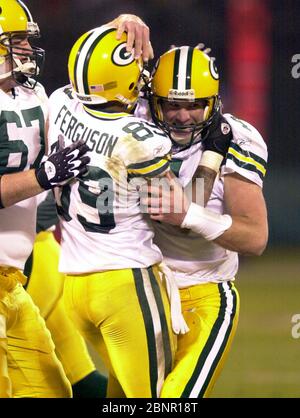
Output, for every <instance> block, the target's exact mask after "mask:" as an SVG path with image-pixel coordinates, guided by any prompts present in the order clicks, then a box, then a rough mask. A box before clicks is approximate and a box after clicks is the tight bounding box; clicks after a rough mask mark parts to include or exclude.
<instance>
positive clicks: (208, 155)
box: [199, 150, 224, 173]
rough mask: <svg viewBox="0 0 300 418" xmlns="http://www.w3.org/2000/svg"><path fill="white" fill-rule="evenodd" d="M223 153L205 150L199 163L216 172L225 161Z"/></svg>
mask: <svg viewBox="0 0 300 418" xmlns="http://www.w3.org/2000/svg"><path fill="white" fill-rule="evenodd" d="M223 158H224V157H223V155H221V154H218V153H217V152H214V151H209V150H208V151H204V152H203V154H202V157H201V160H200V163H199V165H202V166H204V167H207V168H210V169H212V170H213V171H215V172H216V173H218V172H219V169H220V166H221V164H222V161H223Z"/></svg>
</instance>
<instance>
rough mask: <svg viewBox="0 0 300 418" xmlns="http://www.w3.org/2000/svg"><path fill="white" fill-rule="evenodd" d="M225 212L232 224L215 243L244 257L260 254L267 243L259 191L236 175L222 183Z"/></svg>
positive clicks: (227, 176)
mask: <svg viewBox="0 0 300 418" xmlns="http://www.w3.org/2000/svg"><path fill="white" fill-rule="evenodd" d="M224 199H225V212H226V213H227V214H228V215H230V216H231V218H232V225H231V227H230V228H229V229H228V230H226V231H225V232H224V233H223V234H222V235H220V236H219V237H218V238H217V239H216V240H215V242H216V243H217V244H219V245H221V246H222V247H224V248H226V249H228V250H232V251H237V252H239V253H241V254H245V255H261V254H262V252H263V251H264V249H265V247H266V244H267V241H268V221H267V209H266V204H265V199H264V196H263V193H262V189H261V188H260V187H259V186H258V185H257V184H255V183H253V182H251V181H249V180H247V179H245V178H244V177H242V176H240V175H239V174H236V173H235V174H229V175H226V176H225V180H224Z"/></svg>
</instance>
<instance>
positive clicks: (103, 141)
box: [54, 105, 119, 157]
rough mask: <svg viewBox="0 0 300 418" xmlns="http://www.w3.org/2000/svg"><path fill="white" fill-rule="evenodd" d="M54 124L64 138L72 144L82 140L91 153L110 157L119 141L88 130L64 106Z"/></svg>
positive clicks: (110, 136)
mask: <svg viewBox="0 0 300 418" xmlns="http://www.w3.org/2000/svg"><path fill="white" fill-rule="evenodd" d="M54 123H55V124H56V125H57V126H58V128H59V130H60V131H61V132H62V133H63V134H64V136H65V137H66V138H68V139H70V140H71V141H72V142H75V141H77V140H78V139H83V141H84V142H85V143H86V144H87V145H88V147H89V148H90V150H91V151H95V152H97V153H98V154H103V155H105V156H108V157H111V155H112V152H113V150H114V147H115V146H116V143H117V142H118V139H119V137H118V136H114V135H110V134H108V133H107V132H100V131H98V130H96V129H92V128H88V127H87V126H85V125H84V124H83V123H82V122H79V121H78V119H77V118H76V117H75V116H73V115H72V113H71V112H70V110H68V108H67V106H65V105H63V106H62V107H61V109H60V111H59V112H58V114H57V117H56V119H55V122H54Z"/></svg>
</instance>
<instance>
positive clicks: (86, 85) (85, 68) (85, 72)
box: [83, 28, 115, 94]
mask: <svg viewBox="0 0 300 418" xmlns="http://www.w3.org/2000/svg"><path fill="white" fill-rule="evenodd" d="M114 30H115V29H114V28H110V29H108V30H106V31H104V32H102V33H101V34H100V35H99V36H97V38H96V39H95V40H94V41H93V43H92V44H91V46H90V48H89V50H88V51H87V54H86V57H85V60H84V64H83V87H84V94H90V91H89V83H88V69H89V63H90V60H91V57H92V55H93V52H94V49H95V48H96V46H97V45H98V43H99V41H100V40H101V39H102V38H104V37H105V36H106V35H107V34H108V33H110V32H112V31H114Z"/></svg>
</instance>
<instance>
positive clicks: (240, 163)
mask: <svg viewBox="0 0 300 418" xmlns="http://www.w3.org/2000/svg"><path fill="white" fill-rule="evenodd" d="M227 159H229V160H231V161H233V162H234V163H235V164H236V165H237V166H238V167H241V168H243V169H245V170H249V171H253V172H254V173H256V174H258V176H259V177H260V179H261V180H263V178H264V176H265V174H263V173H262V172H261V171H260V170H258V169H257V168H256V167H255V165H253V164H251V163H247V162H244V161H242V160H240V159H238V158H236V157H235V156H234V155H233V154H228V155H227Z"/></svg>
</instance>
